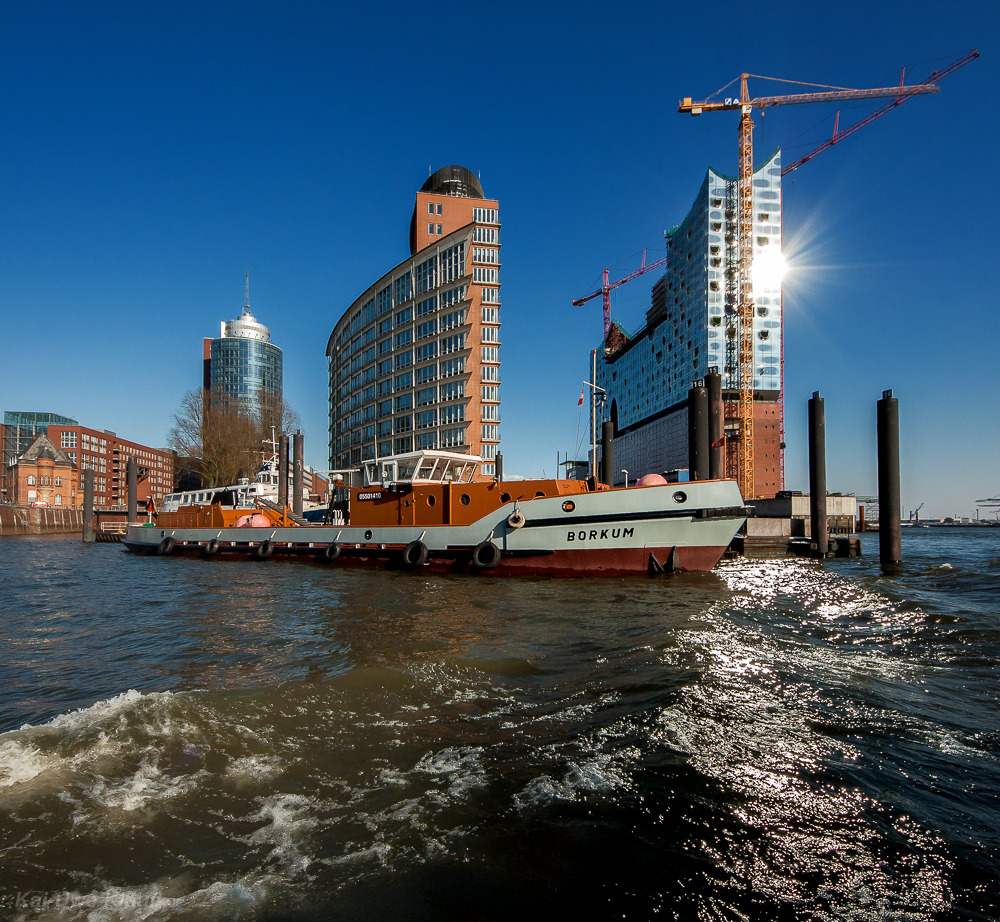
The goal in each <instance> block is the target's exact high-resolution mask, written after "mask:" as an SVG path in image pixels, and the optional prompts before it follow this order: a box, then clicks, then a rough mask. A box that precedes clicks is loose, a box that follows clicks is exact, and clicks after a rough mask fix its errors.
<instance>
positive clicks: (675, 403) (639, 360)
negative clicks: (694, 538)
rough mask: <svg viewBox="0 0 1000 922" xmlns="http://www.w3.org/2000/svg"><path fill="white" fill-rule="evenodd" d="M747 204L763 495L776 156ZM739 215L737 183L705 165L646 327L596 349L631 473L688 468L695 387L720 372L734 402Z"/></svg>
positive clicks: (774, 334)
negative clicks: (692, 390) (750, 216)
mask: <svg viewBox="0 0 1000 922" xmlns="http://www.w3.org/2000/svg"><path fill="white" fill-rule="evenodd" d="M753 204H754V209H753V211H754V214H753V264H754V268H755V277H754V290H753V300H754V321H753V324H754V328H753V334H754V335H753V343H754V362H753V375H754V379H753V387H754V458H755V463H754V479H755V483H756V495H757V496H762V497H763V496H773V495H774V493H775V492H777V491H778V490H780V489H781V488H782V483H781V457H780V442H781V407H780V395H781V390H782V362H781V359H782V337H781V329H782V317H781V315H782V304H781V280H780V277H779V276H778V275H777V274H774V273H770V274H769V273H768V272H766V271H757V270H758V267H764V266H766V265H768V264H769V263H770V264H772V265H778V264H780V260H779V259H778V257H779V256H780V254H781V156H780V152H775V153H774V155H773V156H772V157H771V158H770V159H769V160H768V161H767V162H766V163H764V164H763V165H762V166H760V167H759V168H758V169H757V170H755V171H754V179H753ZM737 209H738V193H737V181H736V179H735V178H732V177H727V176H723V175H722V174H720V173H717V172H716V171H715V170H712V169H709V170H708V173H707V175H706V176H705V180H704V182H703V183H702V185H701V189H700V190H699V191H698V195H697V196H696V197H695V200H694V204H693V205H692V206H691V210H690V211H689V212H688V214H687V215H686V216H685V218H684V220H683V221H681V223H680V224H678V225H677V226H676V227H675V228H674V229H673V230H672V231H670V232H669V233H668V235H667V236H668V238H669V242H668V247H667V269H666V272H665V274H664V275H663V276H662V277H660V278H659V279H658V280H657V281H656V283H655V284H654V286H653V291H652V303H651V306H650V308H649V310H648V311H647V313H646V323H645V325H644V326H643V327H642V328H641V329H640V330H639V331H638V332H636V333H634V334H631V335H630V334H629V333H627V332H626V331H625V330H624V329H623V328H622V327H621V326H620V325H619V324H617V323H616V324H615V325H614V326H613V328H612V331H611V333H610V334H609V339H608V344H607V348H605V344H602V348H601V349H599V350H598V356H601V355H603V356H604V358H603V360H598V363H597V384H598V386H599V387H602V388H604V389H605V391H606V393H607V402H606V407H605V410H604V413H605V417H606V418H608V419H610V420H611V421H612V422H613V423H614V425H615V444H614V449H615V466H616V467H620V468H625V469H627V470H629V471H630V472H631V473H632V476H633V477H636V476H642V475H643V474H645V473H650V472H661V471H668V470H671V469H674V468H686V467H687V466H688V446H687V395H688V390H689V389H690V387H691V385H692V384H693V383H694V382H695V381H699V380H701V379H703V378H704V377H705V375H706V374H708V372H709V371H718V372H719V373H721V374H722V386H723V394H724V397H725V398H726V399H735V395H736V392H737V390H738V386H739V382H738V373H739V354H738V351H737V349H738V337H737V335H736V326H735V324H736V306H737V300H738V292H737V288H736V285H737V278H738V266H739V242H738V240H739V230H738V214H737ZM588 377H589V375H588ZM619 462H621V463H619Z"/></svg>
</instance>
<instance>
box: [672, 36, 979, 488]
mask: <svg viewBox="0 0 1000 922" xmlns="http://www.w3.org/2000/svg"><path fill="white" fill-rule="evenodd" d="M978 54H979V53H978V52H977V51H972V52H968V53H967V54H966V55H964V56H963V57H962V58H959V59H958V61H955V62H953V63H952V64H951V65H949V67H948V68H944V69H942V70H941V71H935V73H934V74H932V75H931V78H930V80H929V81H927V82H924V83H916V84H911V85H909V86H907V85H905V84H904V82H903V78H905V75H906V72H905V70H904V71H903V76H902V77H901V78H900V82H899V85H898V86H892V87H877V88H874V89H862V90H854V89H845V88H843V87H823V92H816V93H790V94H787V95H784V96H756V97H751V96H750V93H749V90H748V88H747V79H748V78H749V77H755V78H756V79H759V80H774V79H777V78H774V77H760V76H758V75H756V74H741V75H740V78H739V79H740V95H739V97H728V98H724V99H723V100H722V101H721V102H720V101H712V100H704V101H702V102H695V101H693V100H692V99H691V97H685V98H684V99H682V100H681V102H680V105H679V106H678V108H677V111H678V112H689V113H690V114H691V115H701V114H702V113H703V112H730V111H737V110H738V111H739V113H740V126H739V178H738V184H737V190H738V196H737V197H738V200H739V201H738V205H739V207H738V212H737V213H738V229H739V235H738V240H739V272H738V287H737V298H738V306H737V323H738V336H739V363H738V369H739V372H738V378H739V381H738V391H739V397H738V400H737V412H736V418H737V421H738V429H737V450H736V452H735V470H733V469H732V468H730V469H729V470H728V471H727V476H729V477H735V479H736V481H737V482H738V483H739V486H740V491H741V492H742V493H743V496H744V498H746V499H752V498H754V497H755V496H756V493H757V491H756V487H755V485H754V438H753V316H754V306H753V288H752V283H751V269H752V262H753V119H752V118H751V112H752V111H753V110H754V109H766V108H768V107H769V106H794V105H801V104H803V103H820V102H837V101H841V100H853V99H885V98H888V97H895V102H896V103H897V104H898V103H900V102H903V101H905V100H907V99H910V98H912V97H914V96H919V95H923V94H926V93H936V92H938V87H937V86H936V85H935V84H934V83H933V82H931V81H933V80H934V79H936V78H939V77H941V76H945V75H946V74H947V73H951V72H952V70H956V69H957V68H958V67H961V66H962V65H963V64H965V63H967V62H968V61H969V60H972V58H973V57H978ZM733 82H735V81H733ZM781 82H784V83H791V82H793V81H789V80H784V81H781ZM795 82H797V81H795ZM730 85H731V84H730ZM799 85H800V86H818V84H802V83H799ZM724 90H725V87H724V88H723V90H720V91H719V92H720V93H721V92H723V91H724ZM716 95H719V94H716ZM835 139H836V138H835ZM783 172H784V171H783ZM730 386H732V385H731V383H730ZM782 399H784V397H783V395H782ZM727 457H728V458H732V457H734V455H733V454H731V453H730V452H727Z"/></svg>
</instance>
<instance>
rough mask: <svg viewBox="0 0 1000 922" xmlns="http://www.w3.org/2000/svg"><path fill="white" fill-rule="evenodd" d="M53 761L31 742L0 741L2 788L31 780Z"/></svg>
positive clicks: (0, 785)
mask: <svg viewBox="0 0 1000 922" xmlns="http://www.w3.org/2000/svg"><path fill="white" fill-rule="evenodd" d="M52 761H53V760H52V759H50V758H49V757H47V756H45V755H43V754H42V753H41V752H40V751H39V750H38V749H37V748H36V747H35V746H33V745H31V744H30V743H28V744H24V743H21V742H19V741H18V740H16V739H11V740H4V741H3V742H2V743H0V788H5V787H13V786H14V785H15V784H24V783H25V782H27V781H31V780H32V779H33V778H36V777H37V776H38V775H40V774H42V772H44V771H45V770H46V769H47V768H49V767H50V765H51V764H52Z"/></svg>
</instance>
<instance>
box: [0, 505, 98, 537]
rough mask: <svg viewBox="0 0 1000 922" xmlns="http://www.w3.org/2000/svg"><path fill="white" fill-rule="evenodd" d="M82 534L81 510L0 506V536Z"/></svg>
mask: <svg viewBox="0 0 1000 922" xmlns="http://www.w3.org/2000/svg"><path fill="white" fill-rule="evenodd" d="M74 533H75V534H80V535H82V534H83V510H82V509H57V508H55V507H40V506H0V536H6V535H58V534H74Z"/></svg>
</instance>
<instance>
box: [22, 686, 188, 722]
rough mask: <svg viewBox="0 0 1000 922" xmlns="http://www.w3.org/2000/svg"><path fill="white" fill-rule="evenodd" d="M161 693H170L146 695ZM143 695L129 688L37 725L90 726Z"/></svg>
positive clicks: (112, 715)
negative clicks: (111, 696)
mask: <svg viewBox="0 0 1000 922" xmlns="http://www.w3.org/2000/svg"><path fill="white" fill-rule="evenodd" d="M162 695H170V692H157V693H155V694H154V695H150V696H148V697H151V698H152V697H159V696H162ZM143 697H146V696H144V695H143V694H142V692H138V691H136V690H135V689H134V688H130V689H129V690H128V691H127V692H122V693H121V694H120V695H115V696H114V697H113V698H107V699H105V700H103V701H96V702H94V704H92V705H90V706H89V707H85V708H77V709H76V710H73V711H68V712H67V713H65V714H58V715H56V716H55V717H53V718H52V719H51V720H50V721H47V722H46V723H44V724H39V725H38V727H39V728H41V727H48V728H50V729H53V730H80V729H82V728H84V727H91V726H93V725H94V724H97V723H100V722H101V721H104V720H107V719H108V718H110V717H117V716H118V715H119V714H121V713H122V712H123V711H126V710H128V709H129V708H131V707H134V706H135V705H136V704H138V702H140V701H141V700H142V699H143ZM21 729H22V730H30V729H33V727H32V725H31V724H25V725H24V726H23V727H21Z"/></svg>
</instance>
